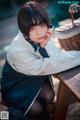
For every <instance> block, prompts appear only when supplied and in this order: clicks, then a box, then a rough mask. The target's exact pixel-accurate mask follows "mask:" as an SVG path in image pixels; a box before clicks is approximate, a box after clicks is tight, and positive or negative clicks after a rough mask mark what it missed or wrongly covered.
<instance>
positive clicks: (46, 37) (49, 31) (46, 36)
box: [39, 29, 53, 47]
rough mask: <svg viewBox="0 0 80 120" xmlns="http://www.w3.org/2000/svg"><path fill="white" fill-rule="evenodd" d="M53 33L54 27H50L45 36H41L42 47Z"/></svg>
mask: <svg viewBox="0 0 80 120" xmlns="http://www.w3.org/2000/svg"><path fill="white" fill-rule="evenodd" d="M52 34H53V31H52V29H48V30H47V32H46V34H45V35H44V36H43V37H40V38H39V39H42V40H41V42H40V46H41V47H44V46H45V45H46V44H47V42H48V41H49V39H50V37H51V36H52Z"/></svg>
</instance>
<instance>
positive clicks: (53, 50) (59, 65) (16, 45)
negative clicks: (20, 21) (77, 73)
mask: <svg viewBox="0 0 80 120" xmlns="http://www.w3.org/2000/svg"><path fill="white" fill-rule="evenodd" d="M45 49H46V51H47V53H48V55H49V56H50V57H49V58H43V57H42V56H41V55H40V53H39V51H38V50H37V51H36V52H35V51H34V48H33V47H32V45H31V44H30V43H29V42H27V41H26V40H25V39H24V37H23V35H22V33H21V32H19V33H18V35H17V36H16V37H15V38H14V39H13V41H12V43H11V44H10V46H9V49H8V52H7V61H8V62H9V64H10V65H11V66H12V67H13V68H14V69H15V70H16V71H18V72H20V73H24V74H26V75H49V74H55V73H59V72H62V71H65V70H67V69H70V68H73V67H75V66H78V65H80V51H65V52H64V51H61V50H60V49H59V48H57V47H56V46H55V44H54V42H53V38H51V39H50V40H49V42H48V43H47V44H46V46H45Z"/></svg>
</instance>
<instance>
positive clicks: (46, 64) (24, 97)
mask: <svg viewBox="0 0 80 120" xmlns="http://www.w3.org/2000/svg"><path fill="white" fill-rule="evenodd" d="M78 65H80V52H79V51H69V52H68V51H66V52H63V51H61V50H60V49H58V48H57V47H56V46H55V44H54V41H53V38H51V39H50V40H49V42H48V43H47V44H46V45H45V47H44V48H41V47H40V46H39V45H38V44H35V43H34V42H32V41H30V40H28V39H27V40H26V39H25V38H24V36H23V35H22V33H21V32H19V33H18V35H17V36H16V37H15V38H14V39H13V41H12V43H11V44H10V46H9V49H8V52H7V59H6V62H5V65H4V68H3V72H2V79H1V88H2V97H3V100H4V101H5V100H6V101H5V102H6V104H7V105H8V106H12V107H13V108H16V109H19V110H21V111H22V112H23V113H24V115H26V114H27V112H28V111H29V109H30V107H31V106H32V104H33V102H34V101H35V99H36V98H37V96H38V95H39V92H40V90H41V87H42V85H43V84H44V82H45V81H46V80H51V75H52V74H55V73H59V72H62V71H65V70H67V69H70V68H73V67H75V66H78Z"/></svg>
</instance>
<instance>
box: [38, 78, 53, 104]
mask: <svg viewBox="0 0 80 120" xmlns="http://www.w3.org/2000/svg"><path fill="white" fill-rule="evenodd" d="M54 96H55V92H54V89H53V88H52V86H51V84H50V82H49V81H47V80H46V82H45V83H44V85H43V86H42V88H41V91H40V94H39V98H40V99H41V100H42V102H43V103H44V104H46V103H53V100H54Z"/></svg>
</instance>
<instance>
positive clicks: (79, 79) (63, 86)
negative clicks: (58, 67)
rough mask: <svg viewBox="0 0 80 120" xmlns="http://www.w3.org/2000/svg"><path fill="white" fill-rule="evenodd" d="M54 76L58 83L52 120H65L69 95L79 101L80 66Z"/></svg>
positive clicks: (69, 101)
mask: <svg viewBox="0 0 80 120" xmlns="http://www.w3.org/2000/svg"><path fill="white" fill-rule="evenodd" d="M55 76H56V77H57V78H58V79H59V80H60V84H59V89H58V95H57V101H56V108H55V112H54V117H53V120H65V119H66V115H67V110H68V106H69V105H70V104H71V97H72V96H73V97H74V98H75V99H76V100H77V101H78V102H80V66H77V67H75V68H73V69H70V70H67V71H65V72H62V73H59V74H56V75H55Z"/></svg>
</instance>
